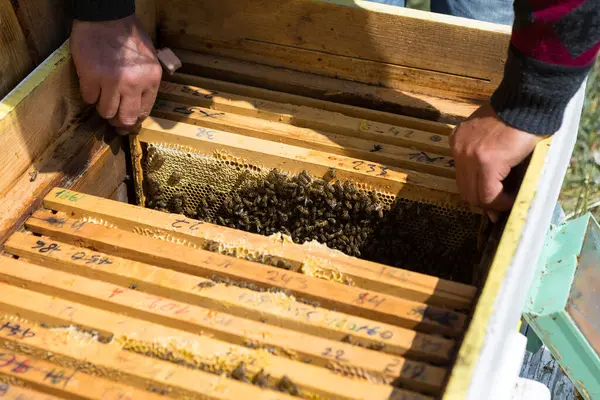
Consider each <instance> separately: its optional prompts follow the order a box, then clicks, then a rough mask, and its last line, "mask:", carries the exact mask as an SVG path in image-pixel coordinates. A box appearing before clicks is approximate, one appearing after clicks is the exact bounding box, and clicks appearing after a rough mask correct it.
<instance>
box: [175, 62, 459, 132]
mask: <svg viewBox="0 0 600 400" xmlns="http://www.w3.org/2000/svg"><path fill="white" fill-rule="evenodd" d="M164 78H165V79H169V81H171V82H176V83H179V84H181V85H189V86H196V87H202V88H205V89H207V90H211V91H213V92H214V91H217V92H227V93H235V94H236V95H238V96H246V97H252V98H257V99H260V100H262V101H268V102H276V103H280V104H286V105H288V106H289V105H295V106H300V107H310V108H315V109H318V110H321V111H329V112H332V113H336V114H342V115H346V116H349V117H352V118H358V119H366V120H368V121H376V122H380V123H383V124H389V125H395V126H399V127H404V128H407V129H414V130H421V131H427V132H431V133H437V134H439V135H445V136H448V135H450V133H452V129H453V128H454V126H453V125H450V124H444V123H441V122H434V121H428V120H425V119H419V118H414V117H408V116H405V115H399V114H393V113H386V112H383V111H378V110H372V109H369V108H364V107H355V106H351V105H348V104H343V103H336V102H332V101H326V100H319V99H314V98H311V97H303V96H298V95H295V94H291V93H286V92H277V91H273V90H268V89H263V88H260V87H255V86H248V85H240V84H237V83H233V82H229V81H220V80H215V79H210V78H206V77H202V76H196V75H187V74H182V73H175V74H173V75H172V76H168V77H164ZM163 82H165V81H163ZM217 94H218V93H217ZM213 106H214V107H219V104H217V103H216V101H215V103H214V104H213ZM260 115H261V114H259V116H260ZM336 118H339V116H337V115H336ZM296 122H297V120H294V121H291V123H296Z"/></svg>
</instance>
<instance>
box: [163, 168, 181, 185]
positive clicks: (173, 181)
mask: <svg viewBox="0 0 600 400" xmlns="http://www.w3.org/2000/svg"><path fill="white" fill-rule="evenodd" d="M182 178H183V174H182V173H181V172H179V171H173V173H171V176H169V179H168V180H167V184H168V185H170V186H176V185H177V184H178V183H179V182H181V179H182Z"/></svg>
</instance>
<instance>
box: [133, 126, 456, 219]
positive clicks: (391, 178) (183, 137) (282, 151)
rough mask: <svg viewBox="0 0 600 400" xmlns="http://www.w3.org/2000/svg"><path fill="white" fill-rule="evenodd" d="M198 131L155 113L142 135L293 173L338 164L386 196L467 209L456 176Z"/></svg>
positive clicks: (342, 172) (340, 171)
mask: <svg viewBox="0 0 600 400" xmlns="http://www.w3.org/2000/svg"><path fill="white" fill-rule="evenodd" d="M199 129H202V128H198V127H196V126H194V125H190V124H185V123H178V122H175V121H171V120H167V119H163V118H155V117H151V118H148V119H147V120H146V121H144V123H143V127H142V130H141V132H140V134H139V139H140V141H141V142H144V143H164V144H172V145H179V146H183V147H187V148H190V149H193V151H195V152H197V153H198V154H208V155H213V152H215V151H220V152H223V151H224V152H226V153H228V154H230V155H231V156H233V157H238V158H240V159H243V160H246V162H248V163H250V164H253V165H257V166H264V167H268V168H278V169H281V170H283V171H287V172H290V173H301V172H302V171H307V172H308V173H309V174H311V175H313V176H318V177H323V176H327V174H328V173H329V171H330V168H333V169H335V171H336V177H337V179H340V180H342V181H344V180H349V181H351V182H357V183H358V184H359V185H363V186H364V187H366V188H370V189H371V190H375V191H380V192H382V193H384V194H386V195H392V196H400V197H403V198H407V199H415V200H419V201H428V202H432V203H433V204H446V205H451V206H453V207H456V208H457V209H465V208H466V207H465V203H464V202H463V201H462V200H461V199H460V196H459V193H458V187H457V186H456V181H455V180H454V179H451V178H444V177H440V176H435V175H431V174H426V173H421V172H416V171H409V170H406V169H401V168H398V167H391V166H388V165H384V164H379V163H375V162H373V163H369V162H366V161H363V160H360V159H356V158H351V157H347V156H340V155H332V154H330V153H326V152H322V151H316V150H309V149H306V148H303V147H297V146H291V145H287V144H283V143H276V142H272V141H268V140H263V139H256V138H251V137H247V136H242V135H238V134H233V133H229V132H223V131H218V130H207V129H204V131H199ZM199 132H200V134H199Z"/></svg>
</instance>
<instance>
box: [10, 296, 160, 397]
mask: <svg viewBox="0 0 600 400" xmlns="http://www.w3.org/2000/svg"><path fill="white" fill-rule="evenodd" d="M0 307H1V306H0ZM5 324H6V323H5ZM8 326H9V327H10V328H16V327H17V326H18V323H17V322H13V323H10V322H9V325H8ZM5 332H6V331H5ZM10 333H11V331H10V330H9V331H8V332H7V333H6V334H10ZM0 362H3V364H1V365H2V368H0V376H4V377H7V378H12V379H14V380H16V381H22V382H24V383H25V385H27V386H31V387H34V388H36V389H38V390H39V391H37V392H36V391H32V390H31V389H25V388H17V387H15V386H9V385H7V386H9V388H8V389H7V391H6V394H2V398H7V397H8V398H16V399H20V400H29V399H31V400H38V399H39V400H52V399H58V398H63V399H64V398H86V399H90V400H92V399H94V400H123V399H128V398H129V399H134V398H144V399H148V400H159V399H162V397H160V396H159V395H156V394H153V393H149V392H147V391H145V390H140V389H136V388H133V387H130V386H127V385H123V384H119V383H115V382H111V381H109V380H107V379H103V378H99V377H96V376H92V375H87V374H83V373H80V372H79V371H77V369H75V368H67V367H63V366H60V365H58V364H53V363H51V362H48V361H45V360H44V359H42V358H39V357H31V356H30V355H28V354H22V353H18V352H15V351H14V350H2V353H0ZM4 385H6V384H2V383H0V394H1V393H3V386H4ZM17 392H18V393H22V394H21V396H22V397H12V396H11V393H17ZM42 392H45V393H42ZM7 394H8V396H7ZM55 396H61V397H55Z"/></svg>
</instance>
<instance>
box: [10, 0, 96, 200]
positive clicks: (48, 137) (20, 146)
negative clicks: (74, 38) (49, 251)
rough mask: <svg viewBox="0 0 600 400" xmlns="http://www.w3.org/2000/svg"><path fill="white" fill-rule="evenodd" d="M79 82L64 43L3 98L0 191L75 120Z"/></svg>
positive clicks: (80, 107) (78, 109)
mask: <svg viewBox="0 0 600 400" xmlns="http://www.w3.org/2000/svg"><path fill="white" fill-rule="evenodd" d="M3 1H4V0H3ZM3 59H5V57H3ZM78 83H79V81H78V79H77V74H76V73H75V68H74V66H73V64H72V62H71V57H70V55H69V47H68V43H65V44H64V45H63V46H62V47H61V48H60V49H59V50H57V51H56V52H55V53H54V54H53V55H52V56H50V57H49V58H48V59H47V60H46V61H45V62H44V63H43V64H41V65H40V66H39V67H38V68H37V69H36V70H35V71H34V72H33V73H32V74H31V75H30V76H28V77H27V79H25V80H24V81H23V82H21V83H20V84H19V86H17V87H16V88H15V89H14V90H13V91H12V92H11V93H10V94H9V95H8V96H7V97H6V98H5V99H4V100H2V102H1V103H0V132H1V134H0V148H1V149H2V158H1V159H0V193H4V192H6V191H7V190H8V189H9V188H10V187H11V186H12V185H14V183H15V182H16V180H17V179H18V178H19V177H20V176H22V174H23V173H25V171H26V170H27V169H28V168H30V167H31V165H32V164H33V163H34V160H36V159H37V158H38V157H40V156H41V155H42V154H43V153H44V151H46V149H48V147H50V146H51V144H52V143H53V142H54V141H55V139H57V138H58V137H60V136H61V134H63V133H64V132H65V131H67V130H68V129H69V128H70V127H71V126H72V125H73V124H74V123H75V121H76V120H77V116H78V115H79V114H81V113H82V111H83V110H84V104H83V101H82V100H81V96H80V95H79V85H78ZM38 167H39V166H38Z"/></svg>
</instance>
